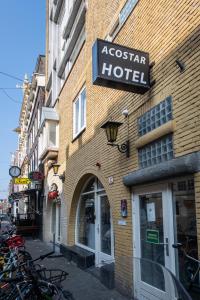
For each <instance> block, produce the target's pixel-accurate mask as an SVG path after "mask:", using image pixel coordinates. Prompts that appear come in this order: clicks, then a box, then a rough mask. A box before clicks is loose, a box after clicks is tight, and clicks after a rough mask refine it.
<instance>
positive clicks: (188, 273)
mask: <svg viewBox="0 0 200 300" xmlns="http://www.w3.org/2000/svg"><path fill="white" fill-rule="evenodd" d="M197 269H198V263H196V262H194V261H191V260H186V262H185V264H184V270H183V280H184V285H185V287H186V288H187V289H188V290H190V289H191V288H192V285H193V284H197V283H198V276H196V278H194V275H195V273H196V271H197Z"/></svg>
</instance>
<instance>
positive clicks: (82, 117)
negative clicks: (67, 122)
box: [73, 88, 86, 138]
mask: <svg viewBox="0 0 200 300" xmlns="http://www.w3.org/2000/svg"><path fill="white" fill-rule="evenodd" d="M73 111H74V116H73V138H75V137H76V136H77V135H78V134H79V133H80V132H81V131H82V130H83V129H84V128H85V127H86V89H85V88H83V89H82V91H81V92H80V94H79V96H78V98H77V99H76V100H75V101H74V108H73Z"/></svg>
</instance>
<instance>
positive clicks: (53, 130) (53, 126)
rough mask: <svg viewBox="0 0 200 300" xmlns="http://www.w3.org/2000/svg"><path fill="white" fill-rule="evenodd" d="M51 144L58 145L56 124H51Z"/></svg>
mask: <svg viewBox="0 0 200 300" xmlns="http://www.w3.org/2000/svg"><path fill="white" fill-rule="evenodd" d="M49 146H56V124H53V123H52V124H50V125H49Z"/></svg>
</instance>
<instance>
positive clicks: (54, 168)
mask: <svg viewBox="0 0 200 300" xmlns="http://www.w3.org/2000/svg"><path fill="white" fill-rule="evenodd" d="M52 167H53V172H54V176H58V177H59V179H60V180H62V182H64V181H65V173H63V174H62V175H58V169H59V167H60V165H59V164H52Z"/></svg>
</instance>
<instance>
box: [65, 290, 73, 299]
mask: <svg viewBox="0 0 200 300" xmlns="http://www.w3.org/2000/svg"><path fill="white" fill-rule="evenodd" d="M62 294H63V296H64V299H67V300H75V299H74V297H73V295H72V293H71V292H69V291H66V290H63V291H62Z"/></svg>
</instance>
